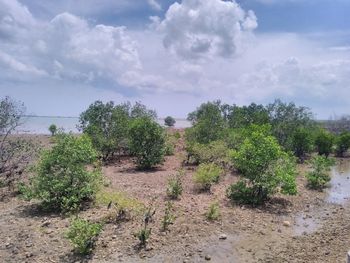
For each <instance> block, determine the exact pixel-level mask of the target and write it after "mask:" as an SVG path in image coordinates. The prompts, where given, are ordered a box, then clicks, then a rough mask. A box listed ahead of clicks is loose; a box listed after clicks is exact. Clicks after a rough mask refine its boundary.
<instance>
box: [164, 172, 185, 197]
mask: <svg viewBox="0 0 350 263" xmlns="http://www.w3.org/2000/svg"><path fill="white" fill-rule="evenodd" d="M182 177H183V172H182V171H180V172H178V173H177V174H176V175H175V176H173V177H172V178H170V179H169V181H168V187H167V189H166V193H167V196H168V197H169V198H170V199H179V197H180V195H181V194H182V190H183V187H182Z"/></svg>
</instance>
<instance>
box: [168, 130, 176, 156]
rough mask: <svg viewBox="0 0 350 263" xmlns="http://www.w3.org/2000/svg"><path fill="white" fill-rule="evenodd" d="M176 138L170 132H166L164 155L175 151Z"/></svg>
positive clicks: (169, 154)
mask: <svg viewBox="0 0 350 263" xmlns="http://www.w3.org/2000/svg"><path fill="white" fill-rule="evenodd" d="M176 142H177V139H176V138H175V136H174V135H172V134H169V133H168V134H166V136H165V155H166V156H171V155H174V153H175V147H176Z"/></svg>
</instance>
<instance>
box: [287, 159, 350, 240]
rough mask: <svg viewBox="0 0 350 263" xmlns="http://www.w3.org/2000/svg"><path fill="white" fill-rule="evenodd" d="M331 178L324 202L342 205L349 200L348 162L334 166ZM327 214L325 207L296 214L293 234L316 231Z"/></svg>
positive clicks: (343, 161) (349, 164)
mask: <svg viewBox="0 0 350 263" xmlns="http://www.w3.org/2000/svg"><path fill="white" fill-rule="evenodd" d="M331 178H332V179H331V181H330V187H329V188H327V189H326V190H325V191H326V193H327V196H326V198H325V201H326V202H329V203H332V204H340V205H342V204H344V203H345V202H347V201H348V200H350V160H341V161H340V163H338V164H337V165H336V166H334V167H333V168H332V170H331ZM328 214H329V213H328V211H327V208H325V207H316V208H310V209H309V211H305V212H302V213H299V214H297V216H296V218H295V226H294V228H293V232H294V234H295V235H297V236H300V235H303V234H310V233H312V232H314V231H316V230H317V229H318V228H319V227H320V226H321V225H322V221H323V219H325V218H326V217H327V216H328Z"/></svg>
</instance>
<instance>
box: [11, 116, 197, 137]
mask: <svg viewBox="0 0 350 263" xmlns="http://www.w3.org/2000/svg"><path fill="white" fill-rule="evenodd" d="M157 122H158V123H159V124H160V125H163V124H164V119H158V120H157ZM22 123H23V124H22V125H21V126H20V127H18V129H17V131H16V132H17V133H19V134H49V133H50V132H49V130H48V128H49V126H50V125H51V124H55V125H56V126H57V127H58V128H62V129H64V131H65V132H73V133H79V130H78V129H77V126H78V124H79V118H78V117H41V116H30V117H23V118H22ZM188 127H191V123H190V122H189V121H187V120H185V119H176V123H175V128H188Z"/></svg>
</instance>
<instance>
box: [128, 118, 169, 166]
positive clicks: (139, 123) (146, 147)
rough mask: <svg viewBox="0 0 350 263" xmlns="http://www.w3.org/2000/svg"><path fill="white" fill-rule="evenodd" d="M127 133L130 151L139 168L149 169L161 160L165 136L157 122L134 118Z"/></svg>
mask: <svg viewBox="0 0 350 263" xmlns="http://www.w3.org/2000/svg"><path fill="white" fill-rule="evenodd" d="M129 135H130V141H129V147H130V152H131V153H132V154H133V155H134V156H135V157H136V163H137V166H138V167H139V168H141V169H149V168H152V167H153V166H155V165H157V164H160V163H162V162H163V159H164V151H165V136H164V131H163V129H162V127H161V126H160V125H159V124H158V123H156V122H155V121H153V120H152V119H149V118H136V119H135V120H133V121H132V123H131V125H130V129H129Z"/></svg>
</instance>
